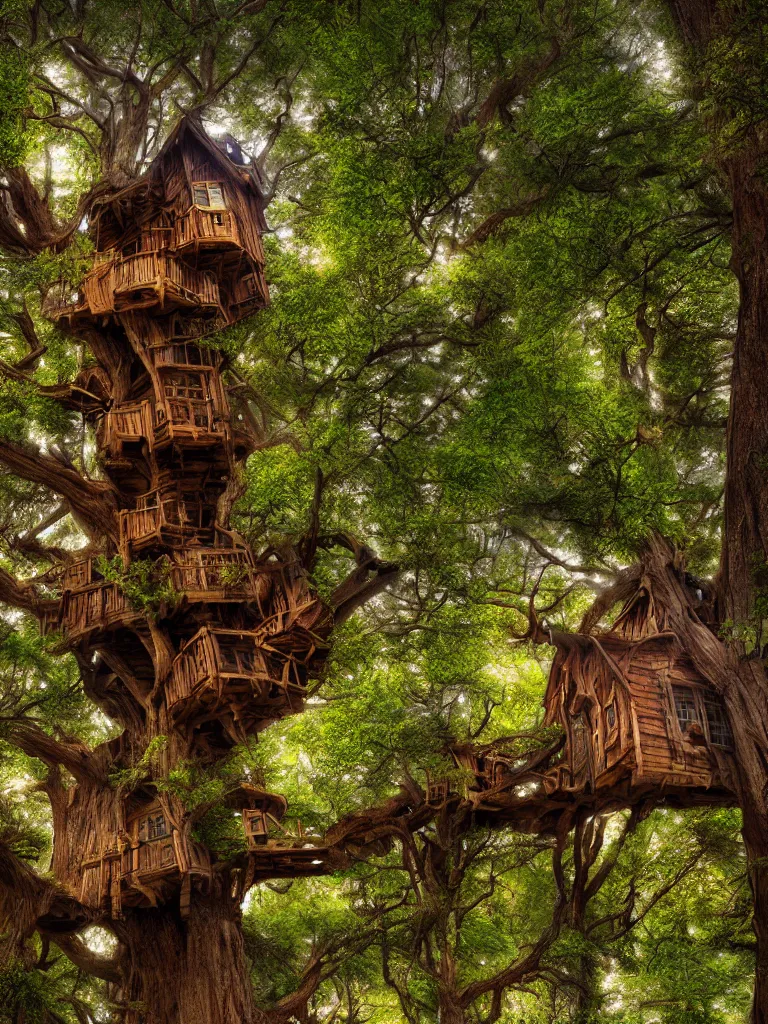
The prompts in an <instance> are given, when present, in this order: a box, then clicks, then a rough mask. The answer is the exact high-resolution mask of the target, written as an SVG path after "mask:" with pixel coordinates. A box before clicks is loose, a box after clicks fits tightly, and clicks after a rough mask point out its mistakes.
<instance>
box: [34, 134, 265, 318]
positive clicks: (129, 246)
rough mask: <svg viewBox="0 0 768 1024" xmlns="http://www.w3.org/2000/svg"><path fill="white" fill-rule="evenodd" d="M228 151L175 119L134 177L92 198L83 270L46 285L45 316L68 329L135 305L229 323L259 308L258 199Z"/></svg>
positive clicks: (250, 170)
mask: <svg viewBox="0 0 768 1024" xmlns="http://www.w3.org/2000/svg"><path fill="white" fill-rule="evenodd" d="M236 158H237V159H242V152H241V151H240V150H239V148H237V150H235V149H233V148H232V147H230V148H229V149H227V147H226V146H223V147H222V146H221V145H219V144H217V143H216V142H215V141H214V140H213V139H211V138H209V137H208V135H206V133H205V132H204V131H203V129H202V128H201V127H200V125H199V124H197V122H196V121H195V120H194V119H193V118H184V119H183V120H182V121H181V122H180V123H179V125H178V126H177V128H176V129H175V130H174V131H173V132H172V133H171V135H170V136H169V138H168V140H167V141H166V143H165V145H164V146H163V148H162V150H161V151H160V153H159V154H158V155H157V157H156V158H155V159H154V160H153V161H152V163H151V164H150V166H149V168H148V169H147V172H146V174H145V175H144V176H143V177H142V178H141V179H140V180H139V181H136V182H134V183H133V184H132V185H129V186H128V187H127V188H124V189H123V190H122V191H121V192H118V193H117V194H113V195H110V196H105V197H103V198H101V199H97V200H96V202H95V203H94V205H93V207H92V209H91V213H90V225H89V227H90V234H91V237H92V239H93V241H94V243H95V246H96V253H95V256H94V261H93V265H92V267H91V270H90V271H89V273H88V274H87V275H86V276H85V278H84V280H83V282H82V284H81V285H79V286H78V287H77V288H73V287H72V286H71V285H70V284H68V283H67V282H66V281H61V282H59V284H57V285H56V286H55V287H54V288H52V289H51V290H50V291H49V293H48V295H47V297H46V300H45V312H46V314H47V315H48V316H50V317H51V318H52V319H54V320H57V321H58V322H59V323H61V324H62V325H63V326H66V327H69V328H70V329H72V330H77V329H78V328H80V327H82V326H85V327H88V326H94V325H99V324H100V323H102V322H103V321H104V320H105V319H109V318H117V317H119V316H121V315H123V314H131V313H135V312H136V311H141V310H145V311H150V312H151V313H152V314H154V315H161V316H162V315H165V314H166V313H173V312H174V311H176V312H185V311H186V312H192V311H194V313H195V314H196V315H198V316H203V317H205V316H209V317H210V316H220V317H221V318H222V319H223V320H224V321H225V322H229V323H231V322H232V321H234V320H236V319H238V318H239V317H241V316H243V315H244V314H245V313H247V312H251V311H252V310H254V309H257V308H260V307H262V306H265V305H266V304H267V303H268V301H269V293H268V290H267V286H266V283H265V280H264V270H263V268H264V252H263V248H262V244H261V234H262V232H263V231H264V229H265V227H266V225H265V222H264V215H263V206H264V200H263V197H262V193H261V187H260V182H259V177H258V172H257V171H256V168H255V167H254V166H252V165H250V164H247V163H238V162H236ZM220 288H221V289H223V291H220Z"/></svg>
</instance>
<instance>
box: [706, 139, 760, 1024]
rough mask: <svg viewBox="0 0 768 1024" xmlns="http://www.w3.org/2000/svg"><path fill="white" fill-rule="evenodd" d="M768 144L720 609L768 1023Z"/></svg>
mask: <svg viewBox="0 0 768 1024" xmlns="http://www.w3.org/2000/svg"><path fill="white" fill-rule="evenodd" d="M766 168H768V153H765V154H764V153H759V154H758V153H753V152H743V153H741V154H739V155H738V156H736V157H733V158H731V159H730V160H729V161H728V163H727V169H728V172H729V180H730V186H731V197H732V201H733V257H732V266H733V269H734V272H735V274H736V276H737V278H738V281H739V298H740V304H739V323H738V329H737V333H736V343H735V346H734V353H733V370H732V374H731V406H730V415H729V420H728V452H727V464H726V465H727V472H726V487H725V530H724V536H723V548H722V559H721V569H720V577H719V587H718V591H719V603H720V612H721V617H722V618H724V619H725V620H727V621H728V622H731V623H733V624H734V627H735V628H738V627H743V628H746V630H747V631H748V636H749V637H750V641H749V645H750V646H751V645H752V644H754V648H753V649H752V650H751V651H747V650H746V649H745V646H744V644H743V643H740V642H736V643H734V644H733V645H732V646H731V648H730V650H729V655H728V656H729V660H730V662H731V664H732V666H733V670H734V674H735V676H736V679H737V680H738V682H737V683H736V684H735V685H734V687H733V692H732V694H731V695H730V696H729V695H726V699H727V701H728V704H729V705H730V708H731V721H732V723H733V725H734V729H735V733H736V736H737V742H738V749H739V754H740V758H739V768H740V776H741V779H740V781H741V787H742V795H741V805H742V809H743V812H744V841H745V843H746V846H747V853H748V857H749V863H750V884H751V886H752V893H753V899H754V907H755V916H754V927H755V934H756V936H757V973H756V978H755V996H754V1011H753V1020H754V1021H755V1024H766V1022H768V677H767V676H766V669H765V662H764V659H763V653H764V650H763V642H764V638H763V636H762V629H763V622H762V616H763V615H764V614H765V610H764V607H761V606H764V604H765V596H766V593H767V592H768V587H767V584H768V565H767V563H768V398H767V397H766V372H765V368H766V364H767V363H768V248H767V247H766V243H767V242H768V187H766V181H765V171H766Z"/></svg>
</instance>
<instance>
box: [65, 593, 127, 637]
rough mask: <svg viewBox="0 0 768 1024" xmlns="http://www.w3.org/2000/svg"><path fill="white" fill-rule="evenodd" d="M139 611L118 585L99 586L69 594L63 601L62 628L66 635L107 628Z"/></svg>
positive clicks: (66, 594)
mask: <svg viewBox="0 0 768 1024" xmlns="http://www.w3.org/2000/svg"><path fill="white" fill-rule="evenodd" d="M135 614H136V612H135V611H134V609H133V608H132V607H131V605H130V604H129V602H128V599H127V598H126V596H125V594H124V593H123V592H122V590H120V589H119V588H118V587H117V586H116V585H115V584H114V583H97V584H94V585H93V586H91V587H88V588H87V589H85V590H80V591H68V592H66V593H65V594H64V597H63V598H62V602H61V616H60V628H61V630H62V631H63V632H64V634H65V636H74V635H80V634H82V633H87V632H90V630H92V629H99V628H101V629H104V628H106V627H107V626H112V625H115V624H116V623H118V622H120V621H122V620H123V619H126V618H130V617H132V616H133V615H135Z"/></svg>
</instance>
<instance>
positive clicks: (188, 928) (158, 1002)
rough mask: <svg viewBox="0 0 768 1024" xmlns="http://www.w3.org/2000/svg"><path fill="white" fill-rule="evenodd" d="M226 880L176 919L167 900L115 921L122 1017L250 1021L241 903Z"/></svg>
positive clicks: (143, 1021)
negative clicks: (120, 949) (121, 961)
mask: <svg viewBox="0 0 768 1024" xmlns="http://www.w3.org/2000/svg"><path fill="white" fill-rule="evenodd" d="M224 890H225V880H224V879H221V880H219V881H218V882H217V883H215V884H214V885H213V886H212V888H211V891H210V892H208V893H207V894H205V895H202V894H198V895H196V897H195V899H194V900H193V902H192V904H191V906H190V912H189V917H188V918H187V920H186V921H182V920H181V917H180V915H179V911H178V907H174V906H171V905H168V906H162V907H158V908H156V909H150V910H142V911H136V912H134V914H132V915H131V916H129V917H127V918H126V920H125V921H124V922H123V923H122V924H121V925H120V927H119V929H118V934H119V937H120V939H121V941H122V942H123V943H124V946H125V950H126V954H127V956H126V961H127V964H128V965H129V966H128V969H127V977H126V980H125V983H124V985H123V986H121V987H120V988H119V989H118V991H117V992H116V993H115V997H116V1000H117V1002H118V1003H120V1004H122V1005H127V1006H129V1007H131V1008H130V1009H129V1010H128V1012H127V1014H126V1016H125V1018H124V1020H125V1024H253V1022H254V1021H255V1020H260V1019H261V1018H262V1016H263V1015H261V1014H259V1015H257V1013H256V1010H255V1009H254V1005H253V995H252V986H251V980H250V976H249V973H248V965H247V962H246V958H245V951H244V947H243V935H242V928H241V924H240V909H239V907H237V906H235V905H233V902H232V899H231V896H230V894H229V893H227V892H226V891H224Z"/></svg>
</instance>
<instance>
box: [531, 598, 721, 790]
mask: <svg viewBox="0 0 768 1024" xmlns="http://www.w3.org/2000/svg"><path fill="white" fill-rule="evenodd" d="M659 625H661V626H662V627H663V626H664V625H665V623H664V618H663V612H662V611H660V610H659V609H657V608H656V607H655V605H654V602H653V597H652V595H651V594H650V593H649V592H648V591H647V590H646V589H645V588H641V590H640V591H638V593H637V594H636V595H635V596H634V597H633V598H632V600H631V601H629V602H628V604H627V605H626V606H625V608H624V610H623V611H622V613H621V615H620V616H619V618H618V619H617V621H616V623H615V624H614V626H613V627H612V628H611V629H609V630H607V631H605V632H602V633H597V634H591V635H588V636H585V635H579V634H576V635H574V636H572V637H571V638H570V639H569V640H568V642H565V641H564V642H563V643H562V644H561V645H560V646H559V649H558V652H557V655H556V657H555V660H554V663H553V665H552V671H551V673H550V678H549V684H548V687H547V693H546V698H545V705H546V719H545V721H546V724H549V725H552V724H558V725H560V726H562V728H563V730H564V732H565V736H566V739H565V748H564V751H563V755H562V759H561V763H560V764H558V765H557V766H555V767H554V768H552V769H550V771H548V772H547V773H546V774H545V775H544V776H543V780H542V781H543V783H544V786H545V788H546V790H547V791H548V792H550V793H554V792H560V793H579V792H588V793H600V792H605V793H607V792H609V791H611V790H613V791H615V792H616V793H617V794H619V793H624V794H625V795H630V796H631V795H634V796H642V795H643V794H644V793H646V792H647V793H654V794H656V795H658V794H659V793H662V794H664V795H665V796H667V797H668V798H669V799H670V800H672V801H675V800H676V801H678V802H680V803H696V802H704V803H712V802H718V801H724V802H728V801H729V800H731V799H732V794H733V788H734V787H733V777H734V776H733V754H732V750H733V739H732V735H731V730H730V726H729V723H728V720H727V717H726V713H725V709H724V707H723V704H722V701H721V699H720V697H719V695H718V694H717V692H716V691H715V689H714V687H713V686H712V684H711V683H710V682H709V680H707V679H706V678H704V677H702V676H701V675H700V674H699V673H698V672H697V671H696V669H695V667H694V665H693V663H692V661H691V660H690V658H689V657H688V656H687V655H686V654H685V652H684V651H683V650H682V649H681V646H680V644H679V642H678V640H677V638H676V636H675V635H674V634H673V633H671V632H670V631H668V630H666V629H663V628H662V629H659Z"/></svg>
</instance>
